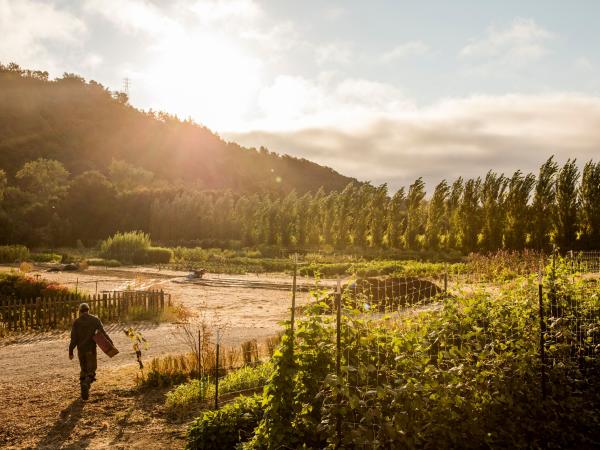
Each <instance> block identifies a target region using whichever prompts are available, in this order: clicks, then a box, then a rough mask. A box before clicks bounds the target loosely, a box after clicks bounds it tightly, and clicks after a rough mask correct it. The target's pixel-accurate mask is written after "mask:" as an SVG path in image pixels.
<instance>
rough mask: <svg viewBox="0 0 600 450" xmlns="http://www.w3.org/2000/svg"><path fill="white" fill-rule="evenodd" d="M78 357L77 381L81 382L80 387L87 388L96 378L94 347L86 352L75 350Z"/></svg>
mask: <svg viewBox="0 0 600 450" xmlns="http://www.w3.org/2000/svg"><path fill="white" fill-rule="evenodd" d="M77 356H78V358H79V367H80V368H81V371H80V372H79V382H80V383H81V388H82V389H84V388H85V389H89V388H90V385H91V384H92V382H93V381H95V380H96V368H97V362H96V348H94V349H93V350H89V351H86V352H80V351H79V350H78V351H77Z"/></svg>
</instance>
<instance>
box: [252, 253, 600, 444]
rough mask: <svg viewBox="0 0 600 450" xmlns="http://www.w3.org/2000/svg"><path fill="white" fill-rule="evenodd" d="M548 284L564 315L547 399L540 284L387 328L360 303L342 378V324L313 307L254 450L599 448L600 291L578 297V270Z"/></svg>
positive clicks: (272, 384)
mask: <svg viewBox="0 0 600 450" xmlns="http://www.w3.org/2000/svg"><path fill="white" fill-rule="evenodd" d="M557 267H560V265H557ZM410 270H414V271H419V270H429V269H428V268H427V267H422V266H419V265H413V266H412V267H410ZM556 270H557V271H558V270H559V269H556ZM547 278H548V281H547V285H546V286H545V287H544V289H545V292H546V295H547V297H546V298H545V299H544V301H545V302H546V304H547V305H548V304H550V302H551V301H553V302H556V307H555V311H561V313H560V314H561V316H560V317H558V318H553V319H550V320H549V321H548V328H547V333H548V338H547V341H546V344H547V345H546V350H547V355H548V356H549V358H553V359H554V361H556V362H555V363H550V364H548V366H547V367H546V370H547V372H546V375H547V380H548V381H547V391H548V396H547V398H546V399H544V398H542V394H541V389H540V369H541V368H540V357H539V339H540V337H539V334H540V329H539V317H538V308H539V304H538V297H537V286H536V285H535V280H534V277H528V278H521V279H518V280H516V281H515V282H513V283H511V284H506V286H505V287H504V288H503V289H494V290H489V289H487V288H486V287H482V288H481V289H476V288H472V287H469V289H468V290H466V292H465V293H464V294H460V295H456V296H453V297H451V298H447V299H444V300H443V301H442V302H441V303H440V305H439V308H435V309H429V310H422V311H411V313H410V314H404V313H400V314H390V315H387V316H385V317H384V318H382V317H381V315H379V314H374V315H369V314H365V313H364V312H363V311H359V310H353V309H352V302H351V301H350V302H348V304H347V305H346V306H347V307H345V308H344V314H343V316H342V333H341V336H340V337H341V346H342V349H343V351H342V353H341V378H340V377H338V376H337V374H336V370H335V365H334V361H335V359H334V358H332V355H334V354H335V344H334V342H335V326H334V323H335V321H334V318H333V317H332V316H325V315H323V314H320V313H319V311H318V310H317V308H316V307H315V309H314V310H312V308H308V309H307V316H305V317H303V318H302V319H300V320H298V321H297V322H296V338H297V339H296V341H295V342H294V347H293V348H294V352H293V357H292V356H291V351H289V350H286V348H287V349H289V348H290V346H289V344H287V339H284V341H283V345H282V347H281V349H280V351H279V352H277V353H276V354H275V355H274V357H273V366H274V368H273V376H272V377H271V379H270V380H269V383H268V384H267V386H266V388H265V392H264V395H263V401H264V408H265V410H264V418H263V420H262V421H261V423H260V424H259V426H258V427H257V428H256V430H255V433H254V437H253V438H252V442H250V443H249V444H248V445H247V446H244V448H253V449H259V448H334V447H339V448H399V449H403V448H483V447H485V448H547V447H548V446H549V444H551V446H552V447H554V448H598V445H599V441H598V437H597V436H598V432H597V431H598V426H599V425H598V424H600V412H599V410H598V405H599V404H600V390H599V389H598V386H600V377H599V376H598V373H600V372H599V369H600V358H598V354H597V350H595V347H594V345H596V344H595V343H597V342H598V337H599V336H600V334H599V333H600V331H599V330H600V328H598V323H599V318H600V307H599V304H598V296H599V295H600V284H598V283H589V282H588V284H586V285H584V286H582V287H578V286H577V285H576V284H575V283H573V282H572V281H571V276H570V274H569V272H568V271H566V270H565V272H564V277H563V278H562V279H558V280H557V279H556V278H555V277H552V276H548V277H547ZM557 286H558V287H557ZM552 288H554V290H555V293H554V294H551V293H550V289H552ZM349 300H350V299H349ZM572 311H576V312H572ZM584 311H585V312H584ZM577 314H579V315H580V316H579V317H585V318H586V320H587V321H589V324H582V323H580V322H578V321H577V320H573V319H572V318H576V317H578V316H577ZM584 325H587V326H584ZM583 336H585V339H583ZM286 337H287V336H286ZM286 345H287V347H286ZM574 355H591V356H589V357H588V356H586V357H585V358H580V357H574ZM548 361H550V359H548ZM338 417H340V418H341V423H342V435H341V438H342V441H341V442H339V443H338V442H336V436H337V430H336V419H337V418H338Z"/></svg>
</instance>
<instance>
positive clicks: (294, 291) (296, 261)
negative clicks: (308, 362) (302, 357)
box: [290, 253, 298, 346]
mask: <svg viewBox="0 0 600 450" xmlns="http://www.w3.org/2000/svg"><path fill="white" fill-rule="evenodd" d="M297 273H298V253H296V254H294V278H293V279H292V315H291V318H290V322H291V323H290V328H291V335H292V336H291V338H292V346H293V345H294V321H295V319H296V277H297Z"/></svg>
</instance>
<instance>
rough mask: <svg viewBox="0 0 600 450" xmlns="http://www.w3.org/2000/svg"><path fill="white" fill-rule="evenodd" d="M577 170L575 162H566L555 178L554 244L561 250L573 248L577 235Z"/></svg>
mask: <svg viewBox="0 0 600 450" xmlns="http://www.w3.org/2000/svg"><path fill="white" fill-rule="evenodd" d="M579 176H580V175H579V169H578V168H577V166H576V165H575V160H571V159H569V160H567V162H566V163H565V165H564V166H563V167H562V168H561V169H560V171H559V172H558V176H557V178H556V215H555V224H554V226H555V232H556V243H557V244H558V245H559V246H560V248H561V249H563V250H566V249H569V248H573V245H574V244H575V238H576V233H577V210H578V208H579V197H578V195H577V182H578V180H579Z"/></svg>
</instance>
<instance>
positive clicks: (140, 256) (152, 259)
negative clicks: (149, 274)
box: [132, 247, 173, 264]
mask: <svg viewBox="0 0 600 450" xmlns="http://www.w3.org/2000/svg"><path fill="white" fill-rule="evenodd" d="M172 258H173V251H171V250H170V249H168V248H162V247H149V248H145V249H139V250H137V251H136V252H135V253H134V254H133V259H132V262H133V263H134V264H168V263H169V262H170V261H171V259H172Z"/></svg>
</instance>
